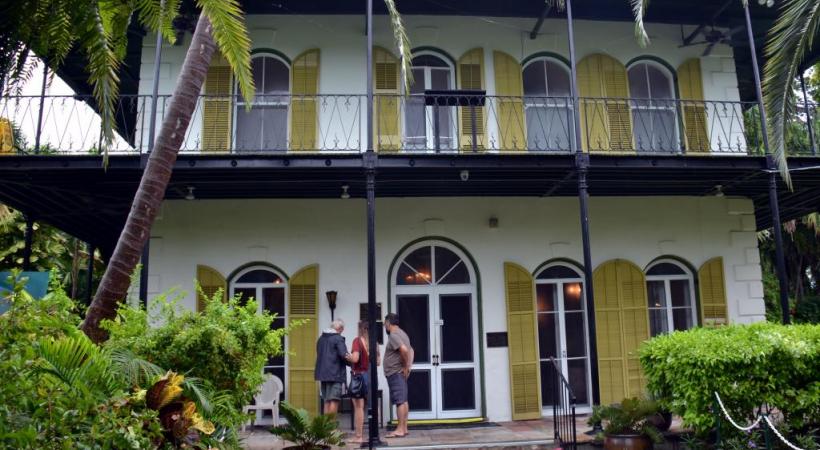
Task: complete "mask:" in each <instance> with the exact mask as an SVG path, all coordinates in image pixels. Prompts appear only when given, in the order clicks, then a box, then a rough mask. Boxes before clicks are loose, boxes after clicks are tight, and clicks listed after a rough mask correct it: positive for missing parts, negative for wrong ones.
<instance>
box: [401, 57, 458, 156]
mask: <svg viewBox="0 0 820 450" xmlns="http://www.w3.org/2000/svg"><path fill="white" fill-rule="evenodd" d="M412 64H413V68H412V71H413V84H412V85H411V86H410V97H409V98H408V99H407V100H406V102H407V103H406V106H405V108H404V140H405V145H406V147H407V148H408V149H433V148H435V133H436V127H435V122H434V120H435V115H436V113H435V111H434V110H433V107H432V106H425V104H424V91H426V90H449V89H453V86H454V83H453V79H454V78H455V77H454V76H453V66H452V65H451V64H450V63H448V62H447V61H446V60H445V59H443V58H441V57H439V56H438V55H435V54H432V53H423V54H420V55H418V56H416V57H414V58H413V62H412ZM455 124H456V121H455V108H453V107H446V106H440V107H439V110H438V139H439V148H442V149H453V148H455V146H456V139H455V135H456V133H455Z"/></svg>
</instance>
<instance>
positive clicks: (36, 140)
mask: <svg viewBox="0 0 820 450" xmlns="http://www.w3.org/2000/svg"><path fill="white" fill-rule="evenodd" d="M41 61H42V62H43V86H42V87H41V88H40V110H39V111H38V112H37V131H36V132H35V134H34V153H35V154H37V153H40V137H41V136H42V134H43V110H44V109H45V107H46V86H47V85H48V64H46V60H45V59H41Z"/></svg>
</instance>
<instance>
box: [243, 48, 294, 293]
mask: <svg viewBox="0 0 820 450" xmlns="http://www.w3.org/2000/svg"><path fill="white" fill-rule="evenodd" d="M257 58H274V59H277V60H278V61H279V62H281V63H282V64H283V65H284V66H285V68H287V70H288V90H287V92H285V93H283V94H267V95H265V94H254V98H253V101H252V102H251V110H253V108H254V107H255V106H261V107H265V106H273V107H276V106H284V107H285V147H284V148H282V149H277V148H267V147H266V146H265V143H264V142H261V143H260V146H259V150H254V149H244V150H242V151H240V150H239V149H238V148H237V142H238V138H239V134H238V132H237V124H238V123H239V112H240V108H243V109H244V107H245V105H246V104H247V102H246V101H245V99H244V98H243V97H242V95H241V94H240V92H239V82H238V81H235V82H234V83H233V89H234V95H233V99H234V101H233V111H232V113H233V118H234V119H233V121H232V122H233V130H232V133H231V140H232V148H233V152H234V153H243V152H248V153H254V152H258V151H262V152H265V151H271V150H281V151H288V150H289V149H288V147H289V144H290V121H291V108H290V105H291V100H292V92H293V80H292V79H291V78H292V74H293V66H292V65H291V63H290V61H288V60H287V59H286V58H284V57H283V56H282V55H279V54H277V53H274V52H270V51H258V52H256V53H254V52H251V64H253V60H254V59H257ZM264 70H265V64H264V63H263V64H262V79H263V80H264V79H265V75H264V74H265V72H264ZM251 76H253V73H251ZM260 95H263V96H265V97H274V98H282V99H283V100H282V101H271V102H268V101H262V102H260V101H257V97H259V96H260ZM283 279H284V278H283Z"/></svg>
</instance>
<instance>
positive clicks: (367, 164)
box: [362, 0, 384, 449]
mask: <svg viewBox="0 0 820 450" xmlns="http://www.w3.org/2000/svg"><path fill="white" fill-rule="evenodd" d="M366 18H367V39H366V41H367V61H366V64H367V69H366V70H367V76H366V80H367V149H366V151H365V153H364V154H363V155H362V165H363V166H364V173H365V180H366V190H367V319H368V321H369V322H370V324H369V325H370V332H369V333H368V334H369V337H370V343H369V344H368V348H370V349H375V348H378V345H379V343H378V340H377V338H376V336H377V333H380V332H381V330H379V325H378V320H379V318H378V317H376V316H377V314H378V311H377V309H376V163H377V161H378V157H377V156H376V152H375V151H373V0H367V13H366ZM376 353H377V352H375V351H372V350H371V351H370V352H369V355H368V356H369V357H370V361H369V364H370V402H369V406H368V410H367V414H368V422H367V423H368V427H367V428H368V433H367V434H368V439H367V444H364V445H362V447H367V448H370V449H372V448H375V447H381V446H383V445H384V442H382V441H381V439H379V423H378V411H379V408H380V407H382V405H380V404H378V403H377V402H378V400H379V397H378V393H379V371H378V363H377V361H376ZM382 403H384V402H383V400H382Z"/></svg>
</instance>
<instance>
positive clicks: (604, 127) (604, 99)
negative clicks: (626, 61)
mask: <svg viewBox="0 0 820 450" xmlns="http://www.w3.org/2000/svg"><path fill="white" fill-rule="evenodd" d="M578 91H579V94H580V96H581V143H582V145H583V148H584V150H587V151H589V150H593V151H595V150H613V151H631V150H632V149H633V148H634V147H633V145H632V113H631V111H630V107H629V101H628V98H629V83H628V79H627V75H626V67H624V65H623V64H621V63H620V61H618V60H616V59H614V58H612V57H611V56H607V55H603V54H594V55H589V56H587V57H585V58H584V59H582V60H581V61H580V62H579V63H578Z"/></svg>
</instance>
